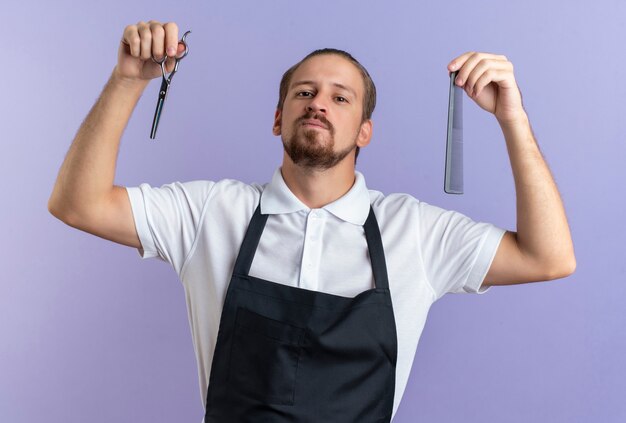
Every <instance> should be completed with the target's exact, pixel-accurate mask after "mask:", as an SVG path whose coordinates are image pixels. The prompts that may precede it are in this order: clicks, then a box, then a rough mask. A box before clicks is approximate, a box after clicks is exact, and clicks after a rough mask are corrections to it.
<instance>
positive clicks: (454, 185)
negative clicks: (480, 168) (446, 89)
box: [443, 71, 463, 194]
mask: <svg viewBox="0 0 626 423" xmlns="http://www.w3.org/2000/svg"><path fill="white" fill-rule="evenodd" d="M457 73H458V71H456V72H452V73H451V74H450V93H449V98H448V134H447V137H446V171H445V179H444V184H443V185H444V186H443V190H444V191H445V192H446V193H447V194H463V89H462V88H461V87H458V86H457V85H455V84H454V80H455V79H456V75H457Z"/></svg>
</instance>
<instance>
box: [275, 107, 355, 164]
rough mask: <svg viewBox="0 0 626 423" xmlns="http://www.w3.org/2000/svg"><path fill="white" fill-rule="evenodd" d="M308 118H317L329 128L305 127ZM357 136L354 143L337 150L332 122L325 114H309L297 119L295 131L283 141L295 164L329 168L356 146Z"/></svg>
mask: <svg viewBox="0 0 626 423" xmlns="http://www.w3.org/2000/svg"><path fill="white" fill-rule="evenodd" d="M306 119H317V120H319V121H320V122H322V123H323V124H324V125H325V126H326V127H327V128H328V129H327V130H318V129H308V128H305V127H303V126H302V121H303V120H306ZM357 135H358V134H357ZM285 138H287V140H285ZM324 138H326V139H324ZM356 138H357V137H356V136H355V137H354V143H353V145H351V146H349V147H347V148H345V149H343V150H341V151H337V152H336V151H335V150H334V147H335V130H334V128H333V126H332V124H331V123H330V122H329V121H328V120H327V119H326V118H325V117H324V116H323V115H315V114H307V115H305V116H302V117H300V118H299V119H297V120H296V121H295V125H294V130H293V132H292V133H291V134H290V135H289V136H287V137H285V136H283V137H282V141H283V148H284V149H285V152H286V153H287V154H288V155H289V157H290V158H291V161H292V162H293V163H294V164H295V165H297V166H300V167H303V168H307V169H311V170H327V169H330V168H332V167H334V166H335V165H336V164H337V163H339V162H340V161H342V160H343V159H344V158H345V157H346V156H347V155H348V154H350V152H351V151H352V150H354V149H355V148H356Z"/></svg>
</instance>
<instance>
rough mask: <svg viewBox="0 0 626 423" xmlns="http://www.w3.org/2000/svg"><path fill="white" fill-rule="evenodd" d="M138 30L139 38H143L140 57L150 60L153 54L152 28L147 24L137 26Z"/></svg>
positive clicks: (141, 23) (142, 23)
mask: <svg viewBox="0 0 626 423" xmlns="http://www.w3.org/2000/svg"><path fill="white" fill-rule="evenodd" d="M137 30H138V31H139V38H141V43H140V45H141V53H140V55H139V57H141V58H142V59H143V60H148V59H149V58H150V55H151V54H152V33H151V32H150V27H149V26H148V24H147V23H145V22H143V21H142V22H140V23H138V24H137Z"/></svg>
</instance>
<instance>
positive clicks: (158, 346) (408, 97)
mask: <svg viewBox="0 0 626 423" xmlns="http://www.w3.org/2000/svg"><path fill="white" fill-rule="evenodd" d="M10 3H11V4H10V5H9V2H7V5H5V6H4V7H3V8H2V22H1V23H0V35H1V39H2V43H1V44H0V46H1V47H0V48H1V49H2V55H1V56H2V58H3V59H2V63H3V66H2V76H3V87H2V88H3V89H2V96H1V97H0V105H1V106H0V107H1V109H0V112H1V114H0V116H1V117H0V119H1V128H2V147H3V154H2V155H0V177H1V178H2V180H3V181H4V183H5V185H4V187H5V188H4V190H5V191H4V194H3V201H2V203H3V206H2V207H0V225H1V227H0V230H1V234H2V241H1V242H0V257H2V258H1V260H2V263H1V264H2V268H1V272H2V273H1V282H0V421H2V422H12V423H22V422H35V421H42V420H45V421H47V422H54V423H56V422H79V421H80V422H83V421H88V422H90V423H100V422H144V421H151V422H173V421H176V422H199V421H200V420H201V417H202V404H201V402H200V396H199V391H198V381H197V373H196V362H195V356H194V353H193V348H192V343H191V334H190V330H189V325H188V321H187V311H186V307H185V299H184V295H183V289H182V286H181V284H180V283H179V282H178V279H177V276H176V274H175V272H174V271H173V270H172V268H171V267H169V265H167V264H165V263H163V262H160V261H157V260H146V261H142V260H141V259H140V258H139V255H138V253H137V252H136V251H135V250H133V249H130V248H128V247H125V246H121V245H118V244H114V243H111V242H108V241H104V240H102V239H99V238H97V237H95V236H92V235H89V234H86V233H83V232H80V231H78V230H75V229H73V228H70V227H68V226H66V225H64V224H63V223H61V222H60V221H58V220H56V219H55V218H54V217H53V216H51V215H50V214H49V213H48V211H47V207H46V204H47V201H48V197H49V195H50V193H51V191H52V187H53V184H54V181H55V179H56V175H57V172H58V170H59V167H60V165H61V163H62V161H63V158H64V157H65V154H66V152H67V150H68V148H69V146H70V143H71V141H72V139H73V137H74V135H75V134H76V131H77V130H78V127H79V126H80V124H81V122H82V121H83V119H84V118H85V116H86V114H87V113H88V111H89V110H90V108H91V106H92V105H93V103H94V102H95V100H96V98H97V97H98V95H99V93H100V92H101V89H102V87H103V86H104V84H105V82H106V81H107V79H108V77H109V75H110V73H111V71H112V69H113V67H114V66H115V63H116V60H117V56H116V55H117V47H118V42H119V40H120V38H121V35H122V32H123V29H124V27H125V26H126V25H128V24H134V23H137V22H138V21H139V20H146V21H147V20H150V19H158V20H161V21H162V22H166V21H175V22H177V23H178V24H179V26H180V29H181V31H184V30H186V29H191V30H192V31H193V33H192V34H191V35H190V36H189V37H188V41H189V44H190V54H189V56H188V57H187V58H186V59H185V61H184V62H182V63H181V66H180V69H179V73H178V74H177V75H176V77H175V78H174V82H173V85H172V91H171V92H170V96H169V98H168V101H167V104H166V106H165V109H164V114H163V118H162V121H161V125H160V128H159V134H158V138H157V140H156V142H153V141H151V140H149V138H148V136H149V129H150V124H151V122H152V115H153V113H154V107H155V104H156V98H157V90H158V84H159V82H158V81H152V82H151V84H150V85H149V86H148V88H147V89H146V91H145V94H144V96H143V97H142V99H141V100H140V102H139V104H138V106H137V108H136V111H135V113H134V115H133V116H132V118H131V121H130V123H129V125H128V128H127V130H126V132H125V134H124V136H123V139H122V145H121V149H120V154H119V161H118V166H117V175H116V180H115V182H116V184H120V185H126V186H136V185H139V184H140V183H142V182H148V183H150V184H151V185H153V186H160V185H161V184H164V183H168V182H172V181H176V180H178V181H188V180H193V179H212V180H216V179H222V178H236V179H240V180H242V181H245V182H248V183H249V182H253V181H256V182H261V183H263V182H267V181H269V180H270V178H271V175H272V172H273V171H274V169H275V168H276V167H277V166H279V165H280V162H281V159H282V147H281V144H280V140H279V138H276V137H273V135H272V134H271V126H272V120H273V113H274V107H275V103H276V100H277V92H278V83H279V80H280V76H281V75H282V72H283V71H284V70H286V69H287V68H288V67H289V66H290V65H291V64H293V63H295V62H296V61H298V60H299V59H300V58H302V57H303V56H304V55H305V54H307V53H308V52H309V51H311V50H313V49H315V48H321V47H327V46H332V47H337V48H342V49H346V50H348V51H349V52H351V53H352V54H353V55H354V56H355V57H356V58H358V59H359V60H360V61H361V62H362V63H363V64H364V65H365V66H366V67H367V68H368V70H369V71H370V73H371V75H372V77H373V79H374V81H375V83H376V85H377V88H378V92H379V99H378V106H377V109H376V111H375V112H374V116H373V118H374V122H375V126H374V128H375V130H374V137H373V140H372V143H371V144H370V146H368V147H367V148H365V149H363V150H362V152H361V156H360V157H359V162H358V165H357V170H360V171H361V172H363V173H364V175H365V176H366V181H367V183H368V186H369V187H370V188H372V189H378V190H381V191H383V192H384V193H386V194H389V193H392V192H406V193H410V194H411V195H413V196H415V197H416V198H419V199H421V200H423V201H427V202H429V203H431V204H436V205H439V206H441V207H444V208H449V209H454V210H458V211H460V212H462V213H465V214H467V215H469V216H471V217H472V218H474V219H475V220H481V221H488V222H492V223H494V224H496V225H499V226H501V227H504V228H507V229H513V230H514V229H515V191H514V185H513V179H512V175H511V170H510V165H509V161H508V156H507V153H506V148H505V143H504V140H503V138H502V134H501V131H500V128H499V126H498V124H497V122H496V120H495V118H494V117H493V116H492V115H490V114H488V113H487V112H484V111H483V110H482V109H480V108H479V107H478V106H477V105H475V104H474V103H473V102H472V101H471V100H470V99H468V98H467V97H465V140H466V161H465V165H466V181H465V184H466V186H465V189H466V194H465V195H463V196H449V195H446V194H445V193H444V192H443V189H442V185H443V169H444V167H443V164H444V152H445V144H444V142H445V135H446V134H445V127H446V107H447V95H448V92H447V89H448V74H447V71H446V65H447V63H448V62H449V61H450V60H451V59H452V58H454V57H456V56H457V55H460V54H461V53H463V52H465V51H468V50H477V51H486V52H492V53H499V54H505V55H506V56H507V57H508V58H509V59H510V60H511V61H512V62H513V64H514V65H515V74H516V79H517V81H518V84H519V85H520V87H521V89H522V92H523V95H524V104H525V107H526V109H527V111H528V114H529V116H530V119H531V123H532V125H533V128H534V131H535V134H536V136H537V138H538V141H539V144H540V146H541V149H542V151H543V153H544V155H545V157H546V159H547V161H548V163H549V165H550V167H551V170H552V172H553V174H554V176H555V179H556V181H557V183H558V186H559V189H560V191H561V194H562V197H563V200H564V202H565V207H566V210H567V214H568V217H569V222H570V225H571V228H572V232H573V237H574V243H575V247H576V255H577V261H578V268H577V270H576V273H575V274H574V275H573V276H571V277H569V278H567V279H563V280H559V281H554V282H549V283H535V284H525V285H517V286H509V287H496V288H493V289H492V290H491V291H490V292H489V293H487V294H485V295H482V296H478V295H447V296H445V297H444V298H443V299H442V300H440V301H439V302H437V303H436V304H435V305H434V306H433V308H432V309H431V311H430V314H429V319H428V322H427V324H426V328H425V330H424V332H423V334H422V338H421V341H420V344H419V346H418V349H417V354H416V358H415V362H414V365H413V369H412V374H411V377H410V380H409V385H408V387H407V390H406V391H405V393H404V396H403V400H402V403H401V405H400V408H399V410H398V413H397V415H396V418H395V419H394V423H408V422H414V421H420V422H460V421H463V422H467V423H471V422H493V421H506V422H623V421H626V405H625V403H624V401H623V399H624V395H625V393H626V382H625V378H624V377H625V376H626V371H625V366H626V364H625V363H626V360H625V358H624V357H625V352H626V351H625V350H626V349H625V346H626V345H625V344H626V342H625V336H624V327H625V326H626V317H625V316H626V314H625V313H624V305H623V304H624V298H625V297H626V288H625V282H626V280H625V279H626V278H625V273H626V264H625V263H626V260H625V254H624V249H623V239H624V235H625V234H626V225H625V222H624V212H623V209H624V207H625V206H626V200H624V195H623V191H624V181H625V180H626V171H625V170H624V162H625V160H626V147H625V141H626V137H625V136H624V135H625V130H624V103H623V99H624V97H625V96H626V93H625V88H624V86H625V84H624V83H623V77H624V71H623V70H624V68H625V67H626V66H625V65H626V59H625V58H624V48H623V45H624V44H623V43H624V32H623V28H624V27H625V25H626V22H625V20H626V19H625V16H626V3H624V2H623V1H621V0H613V1H608V0H602V1H600V2H596V3H595V6H593V7H592V6H589V5H590V4H591V2H583V1H564V0H562V1H554V2H546V1H538V0H532V1H524V2H521V1H520V2H515V3H513V2H501V1H487V0H475V1H473V2H460V1H452V2H434V1H431V2H409V1H403V2H386V3H384V2H382V1H377V2H374V1H356V0H354V1H332V2H331V1H318V2H307V3H304V2H295V1H285V0H282V1H264V2H252V1H249V2H241V1H228V2H227V1H211V2H200V1H188V2H179V3H175V2H172V1H164V0H157V1H135V2H128V1H117V0H115V1H108V2H82V3H76V2H74V1H68V0H62V1H56V2H44V1H39V2H36V3H34V2H19V3H18V2H16V1H12V2H10Z"/></svg>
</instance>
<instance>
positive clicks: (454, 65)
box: [448, 51, 475, 71]
mask: <svg viewBox="0 0 626 423" xmlns="http://www.w3.org/2000/svg"><path fill="white" fill-rule="evenodd" d="M474 53H475V52H473V51H468V52H467V53H463V54H462V55H460V56H458V57H455V58H454V59H452V61H451V62H450V63H448V70H450V71H455V70H459V69H460V68H461V66H463V63H465V61H466V60H467V59H468V58H469V57H470V56H471V55H472V54H474Z"/></svg>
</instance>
